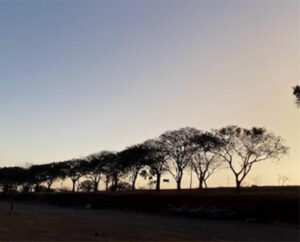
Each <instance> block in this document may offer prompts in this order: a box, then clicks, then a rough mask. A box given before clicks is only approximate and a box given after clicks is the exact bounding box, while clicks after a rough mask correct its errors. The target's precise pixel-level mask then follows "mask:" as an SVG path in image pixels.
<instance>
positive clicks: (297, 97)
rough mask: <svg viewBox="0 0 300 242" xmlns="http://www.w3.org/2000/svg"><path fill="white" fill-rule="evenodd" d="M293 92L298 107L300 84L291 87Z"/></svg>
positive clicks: (299, 104) (299, 105)
mask: <svg viewBox="0 0 300 242" xmlns="http://www.w3.org/2000/svg"><path fill="white" fill-rule="evenodd" d="M293 94H294V96H295V98H296V100H295V102H296V105H297V107H300V86H298V85H297V86H295V87H293Z"/></svg>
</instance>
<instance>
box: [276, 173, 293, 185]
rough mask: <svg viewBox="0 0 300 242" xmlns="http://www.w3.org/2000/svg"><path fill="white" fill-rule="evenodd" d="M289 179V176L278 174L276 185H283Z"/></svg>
mask: <svg viewBox="0 0 300 242" xmlns="http://www.w3.org/2000/svg"><path fill="white" fill-rule="evenodd" d="M290 180H291V178H290V177H288V176H285V175H278V185H279V186H284V185H285V184H286V183H287V182H289V181H290Z"/></svg>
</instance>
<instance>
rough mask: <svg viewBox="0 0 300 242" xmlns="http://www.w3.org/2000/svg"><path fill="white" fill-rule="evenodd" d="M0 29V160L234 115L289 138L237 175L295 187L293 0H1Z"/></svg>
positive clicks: (297, 129)
mask: <svg viewBox="0 0 300 242" xmlns="http://www.w3.org/2000/svg"><path fill="white" fill-rule="evenodd" d="M0 30H1V38H0V70H1V71H0V73H1V75H0V78H1V79H0V103H1V105H0V113H1V115H0V123H1V128H0V130H1V132H0V133H1V135H0V165H1V166H11V165H24V164H25V162H28V163H46V162H53V161H62V160H67V159H70V158H74V157H79V156H84V155H88V154H90V153H93V152H96V151H100V150H107V149H108V150H116V151H117V150H121V149H123V148H125V147H126V146H128V145H131V144H136V143H139V142H142V141H144V140H146V139H148V138H154V137H156V136H158V135H160V134H161V133H163V132H164V131H166V130H172V129H177V128H180V127H184V126H193V127H196V128H199V129H201V130H210V129H212V128H221V127H222V126H226V125H229V124H236V125H240V126H242V127H246V128H250V127H252V126H263V127H266V128H267V129H268V130H270V131H272V132H274V133H275V134H276V135H280V136H282V137H283V138H284V139H285V140H286V144H287V145H288V146H289V147H290V151H289V155H288V156H286V157H284V158H283V159H282V160H280V161H279V162H271V161H267V162H265V163H261V164H258V165H257V166H256V167H254V169H253V171H251V173H250V174H249V176H248V177H249V179H248V180H246V182H248V183H252V181H253V180H255V182H257V183H259V185H261V184H266V185H270V184H277V175H278V174H280V175H286V176H289V177H290V178H291V181H290V184H298V185H300V175H299V171H300V109H298V108H297V107H296V106H295V105H294V98H293V96H292V86H294V85H296V84H300V2H299V1H288V0H285V1H148V2H146V1H113V2H104V1H103V2H101V1H54V2H47V1H43V2H39V1H29V2H28V1H26V2H23V1H16V2H1V3H0ZM233 182H234V180H233V176H232V174H231V172H230V171H220V172H219V174H216V175H215V176H213V177H212V178H211V180H208V185H210V186H221V185H227V184H231V185H233V184H234V183H233ZM188 184H189V177H188V175H186V176H185V180H184V186H188ZM196 185H197V183H196V182H195V186H196Z"/></svg>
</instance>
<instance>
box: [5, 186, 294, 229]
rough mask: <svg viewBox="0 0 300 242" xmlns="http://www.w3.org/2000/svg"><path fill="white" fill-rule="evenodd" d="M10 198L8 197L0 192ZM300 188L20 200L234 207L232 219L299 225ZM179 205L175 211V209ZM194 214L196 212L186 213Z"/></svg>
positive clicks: (152, 208) (22, 197)
mask: <svg viewBox="0 0 300 242" xmlns="http://www.w3.org/2000/svg"><path fill="white" fill-rule="evenodd" d="M0 197H1V198H3V199H5V198H6V199H7V198H8V196H7V195H5V194H0ZM299 198H300V187H296V186H293V187H292V186H290V187H251V188H243V189H242V191H241V193H239V194H237V193H235V190H234V188H210V189H207V190H203V191H199V190H196V189H188V190H182V191H180V192H178V191H174V190H163V191H161V192H160V193H157V192H155V191H146V190H137V191H131V192H98V193H71V192H69V193H27V194H26V193H19V194H15V195H14V200H16V201H39V202H47V203H50V204H53V205H56V206H61V207H90V208H93V209H119V210H131V211H138V212H150V213H164V214H169V213H174V211H177V210H176V209H178V210H180V209H183V210H184V209H185V210H184V211H189V210H190V211H193V209H194V210H195V209H199V208H203V209H209V208H213V209H224V208H227V209H230V211H232V213H231V216H229V217H228V219H241V220H252V221H261V222H279V223H292V224H299V207H300V203H299ZM174 208H175V210H174ZM181 214H184V213H181ZM186 214H189V215H191V214H193V213H191V212H190V213H186Z"/></svg>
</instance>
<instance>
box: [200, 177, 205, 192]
mask: <svg viewBox="0 0 300 242" xmlns="http://www.w3.org/2000/svg"><path fill="white" fill-rule="evenodd" d="M203 182H204V179H203V177H202V176H200V177H199V189H203Z"/></svg>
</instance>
